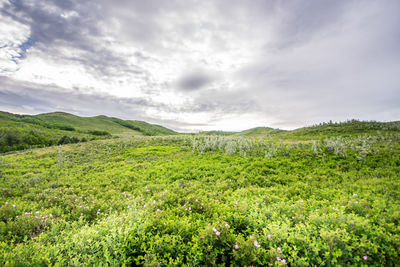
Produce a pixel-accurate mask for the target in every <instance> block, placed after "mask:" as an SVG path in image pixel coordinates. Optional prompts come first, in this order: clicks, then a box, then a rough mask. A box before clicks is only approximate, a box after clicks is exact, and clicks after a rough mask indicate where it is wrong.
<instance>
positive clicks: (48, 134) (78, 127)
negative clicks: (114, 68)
mask: <svg viewBox="0 0 400 267" xmlns="http://www.w3.org/2000/svg"><path fill="white" fill-rule="evenodd" d="M173 134H177V133H176V132H174V131H172V130H170V129H167V128H165V127H162V126H159V125H153V124H149V123H146V122H142V121H125V120H121V119H117V118H110V117H106V116H96V117H79V116H75V115H72V114H68V113H64V112H53V113H46V114H39V115H34V116H31V115H18V114H12V113H8V112H0V153H1V152H7V151H13V150H21V149H27V148H35V147H45V146H51V145H57V144H66V143H78V142H85V141H88V140H94V139H106V138H110V137H112V136H115V137H129V136H143V135H147V136H156V135H173Z"/></svg>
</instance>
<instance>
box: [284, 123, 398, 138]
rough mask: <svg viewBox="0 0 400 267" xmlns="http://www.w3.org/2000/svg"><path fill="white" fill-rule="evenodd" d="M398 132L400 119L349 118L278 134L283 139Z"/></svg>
mask: <svg viewBox="0 0 400 267" xmlns="http://www.w3.org/2000/svg"><path fill="white" fill-rule="evenodd" d="M378 132H379V133H382V134H383V133H398V132H400V121H393V122H376V121H359V120H349V121H346V122H336V123H334V122H327V123H321V124H319V125H314V126H309V127H304V128H299V129H296V130H293V131H287V132H284V133H281V134H280V135H279V136H280V137H281V138H284V139H292V138H303V139H310V138H312V139H315V138H319V137H326V136H356V135H362V134H377V133H378Z"/></svg>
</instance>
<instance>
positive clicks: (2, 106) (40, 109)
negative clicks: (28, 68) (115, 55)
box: [0, 76, 201, 131]
mask: <svg viewBox="0 0 400 267" xmlns="http://www.w3.org/2000/svg"><path fill="white" fill-rule="evenodd" d="M0 88H1V89H0V110H2V111H7V110H9V111H12V112H20V113H29V114H38V113H44V112H53V111H64V112H70V113H73V114H76V115H80V116H96V115H100V114H103V115H107V116H113V117H118V118H122V119H128V120H144V121H146V122H150V123H157V124H160V125H163V126H166V127H169V128H171V129H175V130H178V131H179V130H182V129H184V128H185V127H193V126H198V125H201V124H198V123H185V122H177V121H173V120H161V119H158V118H154V117H149V116H148V115H146V111H147V110H148V108H155V109H159V110H162V111H167V112H168V111H171V110H170V107H168V106H166V105H163V104H162V103H156V102H153V101H151V99H146V98H118V97H113V96H111V95H107V94H103V95H100V94H96V95H93V94H88V93H85V92H82V90H75V91H73V92H69V91H65V89H63V88H60V87H57V86H51V85H41V84H35V83H30V82H21V81H16V80H14V79H10V78H6V77H1V76H0Z"/></svg>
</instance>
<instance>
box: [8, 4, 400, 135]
mask: <svg viewBox="0 0 400 267" xmlns="http://www.w3.org/2000/svg"><path fill="white" fill-rule="evenodd" d="M1 3H2V8H1V11H0V26H1V28H2V29H5V30H4V32H5V33H4V34H2V33H0V37H1V38H0V40H1V41H0V63H1V65H0V66H1V67H0V75H2V76H6V77H8V78H4V77H3V78H2V82H3V83H6V84H8V85H7V88H8V89H7V90H6V89H4V88H0V93H1V94H2V97H3V99H8V100H7V102H8V104H7V103H5V102H6V101H5V100H3V102H2V105H3V106H8V108H13V109H18V106H25V107H26V108H27V109H26V112H28V110H31V112H32V109H33V110H34V109H36V110H37V111H38V112H39V110H48V111H50V110H51V109H52V108H53V109H56V108H57V107H60V108H63V109H65V111H68V110H69V111H71V112H75V113H78V114H93V115H95V114H99V113H104V112H108V113H109V114H110V115H111V114H112V116H117V117H121V116H125V115H126V116H131V117H136V116H139V117H140V116H142V118H143V119H146V120H151V119H153V120H154V121H165V122H168V123H169V124H170V125H175V126H174V127H177V128H179V127H181V129H184V128H186V129H189V128H190V127H191V129H206V128H207V129H211V128H213V127H214V128H218V125H221V127H224V128H225V129H226V130H230V129H244V128H246V127H250V126H253V125H254V126H258V125H261V126H273V127H282V128H286V129H290V128H295V127H301V126H305V125H309V124H313V123H318V122H321V121H328V120H331V119H332V120H346V119H349V118H359V119H374V120H398V118H399V116H400V111H399V105H398V103H400V101H399V100H400V99H399V94H398V92H399V86H400V78H399V77H400V73H399V71H398V70H399V69H400V63H399V62H400V53H399V52H398V44H399V42H400V17H399V16H398V11H399V10H400V3H399V2H398V1H396V0H388V1H385V2H384V3H382V2H379V1H374V0H365V1H361V0H349V1H347V0H346V1H345V0H339V1H319V0H310V1H309V0H307V1H305V0H298V1H265V0H254V1H251V3H248V2H244V1H240V0H221V1H195V0H193V1H191V0H188V1H179V0H172V1H157V0H149V1H139V0H121V1H117V2H115V1H113V2H111V1H105V0H99V1H83V2H82V1H78V0H68V1H56V0H49V1H38V0H24V1H22V0H13V1H2V2H1ZM3 40H4V41H3ZM5 81H7V82H5ZM32 88H34V89H32ZM31 91H34V92H35V94H36V95H37V96H40V95H41V94H42V98H39V97H37V96H36V95H34V94H32V93H31ZM71 92H72V93H71ZM45 97H52V98H53V100H54V101H45V100H44V99H46V98H45ZM79 97H82V98H83V99H85V101H89V102H91V104H90V105H85V102H83V101H81V100H80V99H79ZM89 98H90V99H92V101H90V100H89ZM29 103H31V105H29ZM54 103H57V104H56V105H55V104H54ZM96 103H97V104H96ZM6 104H7V105H6ZM118 105H120V107H123V109H122V108H119V109H118V108H117V107H118ZM104 107H106V108H104ZM108 113H107V114H106V115H108ZM139 114H140V115H139Z"/></svg>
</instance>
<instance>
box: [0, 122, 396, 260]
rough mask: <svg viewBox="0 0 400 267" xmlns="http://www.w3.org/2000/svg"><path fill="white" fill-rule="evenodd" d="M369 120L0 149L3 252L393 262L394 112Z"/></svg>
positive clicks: (26, 256)
mask: <svg viewBox="0 0 400 267" xmlns="http://www.w3.org/2000/svg"><path fill="white" fill-rule="evenodd" d="M352 125H353V126H354V125H355V124H354V122H353V124H352ZM356 125H359V124H356ZM368 125H370V127H363V129H364V130H359V129H357V128H356V127H352V128H351V129H352V130H351V131H349V130H346V129H344V128H346V127H347V126H348V125H347V124H345V125H341V127H338V128H337V129H336V128H335V127H336V126H335V125H321V126H315V127H314V128H313V127H311V128H309V129H308V130H307V129H302V130H300V131H297V132H280V131H276V130H272V131H269V130H268V129H267V132H268V131H269V133H270V135H267V134H265V129H264V130H262V129H261V130H260V129H257V130H256V132H257V135H249V134H246V133H245V134H241V135H240V134H239V135H231V134H216V135H204V134H203V135H175V136H141V137H129V138H119V139H108V140H94V141H90V142H85V143H77V144H68V145H62V146H52V147H46V148H38V149H29V150H25V151H19V152H9V153H7V154H2V155H0V203H1V207H0V262H1V264H2V265H5V266H31V265H33V266H48V265H50V266H81V265H89V266H93V265H95V266H97V265H102V266H105V265H110V266H171V265H176V266H214V265H216V266H230V265H231V266H284V265H288V266H399V265H400V226H399V221H400V174H399V173H400V157H399V155H400V142H399V139H400V134H399V130H398V124H397V126H393V127H392V128H382V125H381V126H379V127H378V126H377V127H378V129H376V128H374V127H375V126H373V125H372V124H368ZM371 125H372V126H371ZM327 127H328V128H330V129H336V131H334V130H331V131H327V129H326V128H327ZM396 127H397V128H396ZM318 129H319V130H318ZM343 129H344V130H343ZM260 132H262V133H261V134H260ZM263 133H264V134H263ZM210 134H211V133H210ZM225 135H227V136H225Z"/></svg>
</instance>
